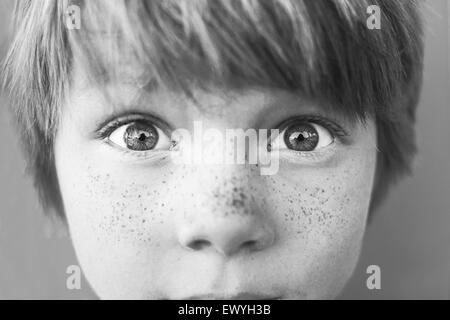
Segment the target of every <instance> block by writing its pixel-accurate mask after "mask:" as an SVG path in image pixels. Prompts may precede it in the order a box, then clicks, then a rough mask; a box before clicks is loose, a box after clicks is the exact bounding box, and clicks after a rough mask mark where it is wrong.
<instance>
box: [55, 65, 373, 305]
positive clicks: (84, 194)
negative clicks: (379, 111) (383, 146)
mask: <svg viewBox="0 0 450 320" xmlns="http://www.w3.org/2000/svg"><path fill="white" fill-rule="evenodd" d="M78 69H79V68H77V67H76V68H75V76H74V82H73V87H72V90H71V95H70V97H69V99H68V101H67V103H66V105H65V106H64V109H63V111H62V118H61V122H60V127H59V131H58V135H57V138H56V144H55V156H56V167H57V173H58V178H59V183H60V188H61V193H62V197H63V200H64V205H65V213H66V216H67V220H68V225H69V229H70V232H71V236H72V240H73V243H74V247H75V250H76V253H77V256H78V258H79V261H80V264H81V266H82V268H83V270H84V273H85V275H86V277H87V279H88V280H89V282H90V284H91V285H92V287H93V289H94V290H95V291H96V293H97V294H98V295H99V297H100V298H138V299H139V298H149V299H184V298H212V299H214V298H219V299H220V298H230V299H233V298H247V299H252V298H282V299H301V298H332V297H335V296H336V295H337V294H338V293H339V291H340V290H341V289H342V287H343V286H344V284H345V283H346V281H347V280H348V278H349V277H350V275H351V273H352V271H353V269H354V267H355V265H356V262H357V258H358V255H359V251H360V247H361V243H362V238H363V234H364V229H365V224H366V217H367V213H368V208H369V202H370V197H371V191H372V185H373V178H374V171H375V162H376V147H375V146H376V138H375V137H376V132H375V126H374V123H373V121H372V120H368V121H367V123H366V124H365V125H362V124H361V123H356V122H351V121H348V120H346V119H345V118H344V117H340V116H339V115H338V114H332V112H330V111H329V110H328V111H327V110H325V109H324V108H322V106H320V105H318V104H315V103H313V102H311V101H307V100H304V99H301V98H299V97H298V96H297V95H294V94H293V93H287V92H284V91H278V90H269V89H263V88H246V89H242V90H231V89H224V88H212V89H210V90H202V89H200V88H198V89H194V90H193V98H194V99H190V98H187V97H186V96H185V95H183V94H181V93H178V92H175V91H171V90H167V89H163V88H158V87H157V86H148V87H147V88H145V89H142V90H138V89H136V88H135V87H133V86H132V85H130V84H127V81H123V83H115V84H113V83H109V84H108V87H107V88H106V89H105V88H102V89H103V90H106V91H108V93H109V94H110V95H111V96H110V97H109V98H110V99H106V98H105V96H104V95H103V94H102V91H101V90H98V89H97V88H96V87H95V86H89V85H87V84H86V82H84V80H83V73H82V72H81V71H80V70H78ZM123 79H126V77H123ZM141 91H142V92H141ZM112 104H113V105H112ZM194 121H201V123H202V125H203V127H204V128H205V129H206V128H217V129H218V130H220V131H221V132H225V130H226V129H236V128H243V129H248V128H254V129H260V128H267V129H270V128H279V129H280V136H279V137H280V138H281V139H280V140H279V142H280V145H279V148H278V149H279V168H278V171H277V172H276V173H275V174H273V175H261V172H260V170H259V168H258V167H257V166H256V165H248V164H247V165H240V164H235V165H212V164H211V165H207V164H190V165H188V164H179V163H175V162H174V161H173V159H172V158H171V156H170V153H171V152H173V151H170V150H171V139H170V133H171V131H172V130H174V129H177V128H186V129H188V130H190V131H193V128H194ZM280 125H281V127H280ZM194 139H195V137H194ZM202 147H203V151H204V152H205V154H208V148H211V149H210V150H209V153H210V154H211V153H216V152H218V151H217V145H216V146H215V145H214V143H212V144H211V143H209V144H208V143H203V144H202ZM294 150H296V151H294ZM227 151H228V150H227Z"/></svg>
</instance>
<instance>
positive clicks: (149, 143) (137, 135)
mask: <svg viewBox="0 0 450 320" xmlns="http://www.w3.org/2000/svg"><path fill="white" fill-rule="evenodd" d="M158 139H159V136H158V132H157V131H156V129H155V127H154V126H152V125H151V124H148V123H144V122H134V123H132V124H130V126H129V127H128V128H127V129H126V131H125V134H124V141H125V143H126V145H127V148H128V149H130V150H136V151H146V150H152V149H153V148H154V147H155V146H156V144H157V142H158Z"/></svg>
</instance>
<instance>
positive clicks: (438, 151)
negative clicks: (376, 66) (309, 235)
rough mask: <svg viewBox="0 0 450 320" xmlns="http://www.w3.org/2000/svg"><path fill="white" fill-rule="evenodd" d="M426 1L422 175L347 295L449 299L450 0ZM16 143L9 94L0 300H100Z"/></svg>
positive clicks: (0, 183)
mask: <svg viewBox="0 0 450 320" xmlns="http://www.w3.org/2000/svg"><path fill="white" fill-rule="evenodd" d="M427 4H428V9H427V10H426V12H425V15H426V18H427V38H426V45H427V47H426V59H425V79H424V88H423V93H422V98H421V103H420V106H419V112H418V125H417V133H418V139H419V151H420V154H419V156H418V158H417V161H416V166H415V174H414V176H413V177H411V178H408V179H406V180H403V181H402V182H401V184H400V185H398V186H397V187H396V188H394V190H393V191H392V192H391V194H390V196H389V198H388V199H387V201H386V202H385V203H384V205H383V206H382V207H381V208H380V210H379V211H378V212H377V213H376V216H375V218H374V219H373V221H372V222H371V223H370V225H369V227H368V230H367V234H366V238H365V243H364V247H363V252H362V256H361V260H360V263H359V265H358V267H357V269H356V271H355V274H354V276H353V278H352V280H351V281H350V283H349V284H348V286H347V288H346V290H345V291H344V292H343V293H342V295H341V298H345V299H347V298H352V299H406V298H411V299H431V298H437V299H448V298H449V292H450V290H449V289H450V277H449V275H450V249H449V244H450V212H449V211H450V142H449V141H450V125H449V123H450V107H449V89H450V88H449V63H448V61H449V54H448V50H449V46H448V43H449V38H448V35H449V29H448V16H449V13H450V11H449V8H448V6H449V4H448V3H447V1H445V0H429V1H428V2H427ZM9 7H10V0H0V56H3V55H4V52H5V46H6V43H7V36H8V34H7V24H8V20H9V18H10V12H9ZM2 44H3V45H2ZM15 141H16V134H15V133H14V131H13V130H12V128H11V125H10V123H9V118H8V115H7V113H6V110H5V101H4V99H2V98H1V97H0V299H49V298H53V299H91V298H96V297H95V294H93V292H92V291H91V290H90V288H89V286H88V284H87V283H86V281H85V280H84V279H83V281H82V289H81V290H72V291H70V290H67V289H66V277H67V275H66V273H65V271H66V268H67V266H69V265H73V264H77V262H76V258H75V255H74V252H73V248H72V246H71V243H70V239H69V238H68V236H67V235H66V234H65V233H64V232H63V231H61V228H58V227H56V228H55V227H54V226H53V224H52V221H50V219H49V218H46V217H45V215H44V213H43V212H42V210H41V209H40V207H39V203H38V201H37V198H36V195H35V193H34V190H33V188H32V186H31V183H30V180H29V179H28V178H27V177H26V175H25V171H24V168H25V165H24V162H23V160H22V157H21V153H20V150H19V148H18V146H17V144H16V143H15ZM372 264H375V265H378V266H380V268H381V290H368V289H367V288H366V279H367V274H366V268H367V266H368V265H372Z"/></svg>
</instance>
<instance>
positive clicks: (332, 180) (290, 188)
mask: <svg viewBox="0 0 450 320" xmlns="http://www.w3.org/2000/svg"><path fill="white" fill-rule="evenodd" d="M373 159H374V157H373V158H372V157H369V158H367V159H360V158H355V160H347V161H346V162H345V163H342V164H341V165H340V166H339V167H338V168H337V167H335V168H330V169H323V168H322V169H320V170H308V169H305V168H302V169H299V170H292V171H289V172H288V171H280V174H279V175H277V176H272V177H266V178H265V179H266V186H267V191H266V194H267V195H268V196H267V197H266V201H265V205H266V206H267V210H270V211H272V212H273V213H274V214H273V215H272V216H273V217H274V218H275V219H276V223H277V225H278V238H279V242H280V243H281V244H282V246H283V248H284V249H283V250H286V251H287V253H286V254H285V255H283V257H284V259H285V261H284V265H287V266H289V265H290V266H293V267H292V268H295V267H294V266H299V265H301V266H302V268H301V270H302V272H304V273H303V274H302V272H300V271H298V270H300V269H296V270H294V269H293V270H292V273H296V274H297V275H296V277H297V279H306V280H305V281H306V283H308V284H307V285H305V286H304V287H305V288H309V289H310V292H309V294H313V295H314V297H327V296H328V297H333V296H334V295H335V294H337V293H338V292H339V291H340V290H341V289H342V287H343V285H344V284H345V282H346V281H347V279H348V278H349V277H350V275H351V273H352V272H353V269H354V267H355V266H356V263H357V260H358V256H359V252H360V249H361V245H362V239H363V235H364V231H365V225H366V219H367V214H368V209H369V204H370V197H371V192H372V183H373V175H374V170H375V161H374V160H373ZM362 160H363V161H362ZM283 170H285V169H283ZM304 284H305V282H304ZM312 288H315V289H312ZM324 288H327V290H326V291H322V290H324ZM295 294H296V295H299V296H306V295H307V294H306V293H295ZM314 297H313V298H314Z"/></svg>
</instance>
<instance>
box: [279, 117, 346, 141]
mask: <svg viewBox="0 0 450 320" xmlns="http://www.w3.org/2000/svg"><path fill="white" fill-rule="evenodd" d="M302 122H312V123H315V124H317V125H320V126H322V127H324V128H325V129H327V130H328V131H330V133H331V135H332V136H333V138H338V139H341V140H343V142H345V141H346V138H348V137H349V133H348V132H347V131H346V130H344V128H342V127H341V126H340V125H338V124H337V123H336V122H334V121H332V120H329V119H327V118H324V117H322V116H318V115H307V116H298V117H294V118H291V119H289V120H287V121H283V122H282V123H281V124H280V125H278V126H277V128H279V129H278V130H279V131H280V132H283V131H284V130H286V129H287V128H289V126H290V125H292V124H295V123H302Z"/></svg>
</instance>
